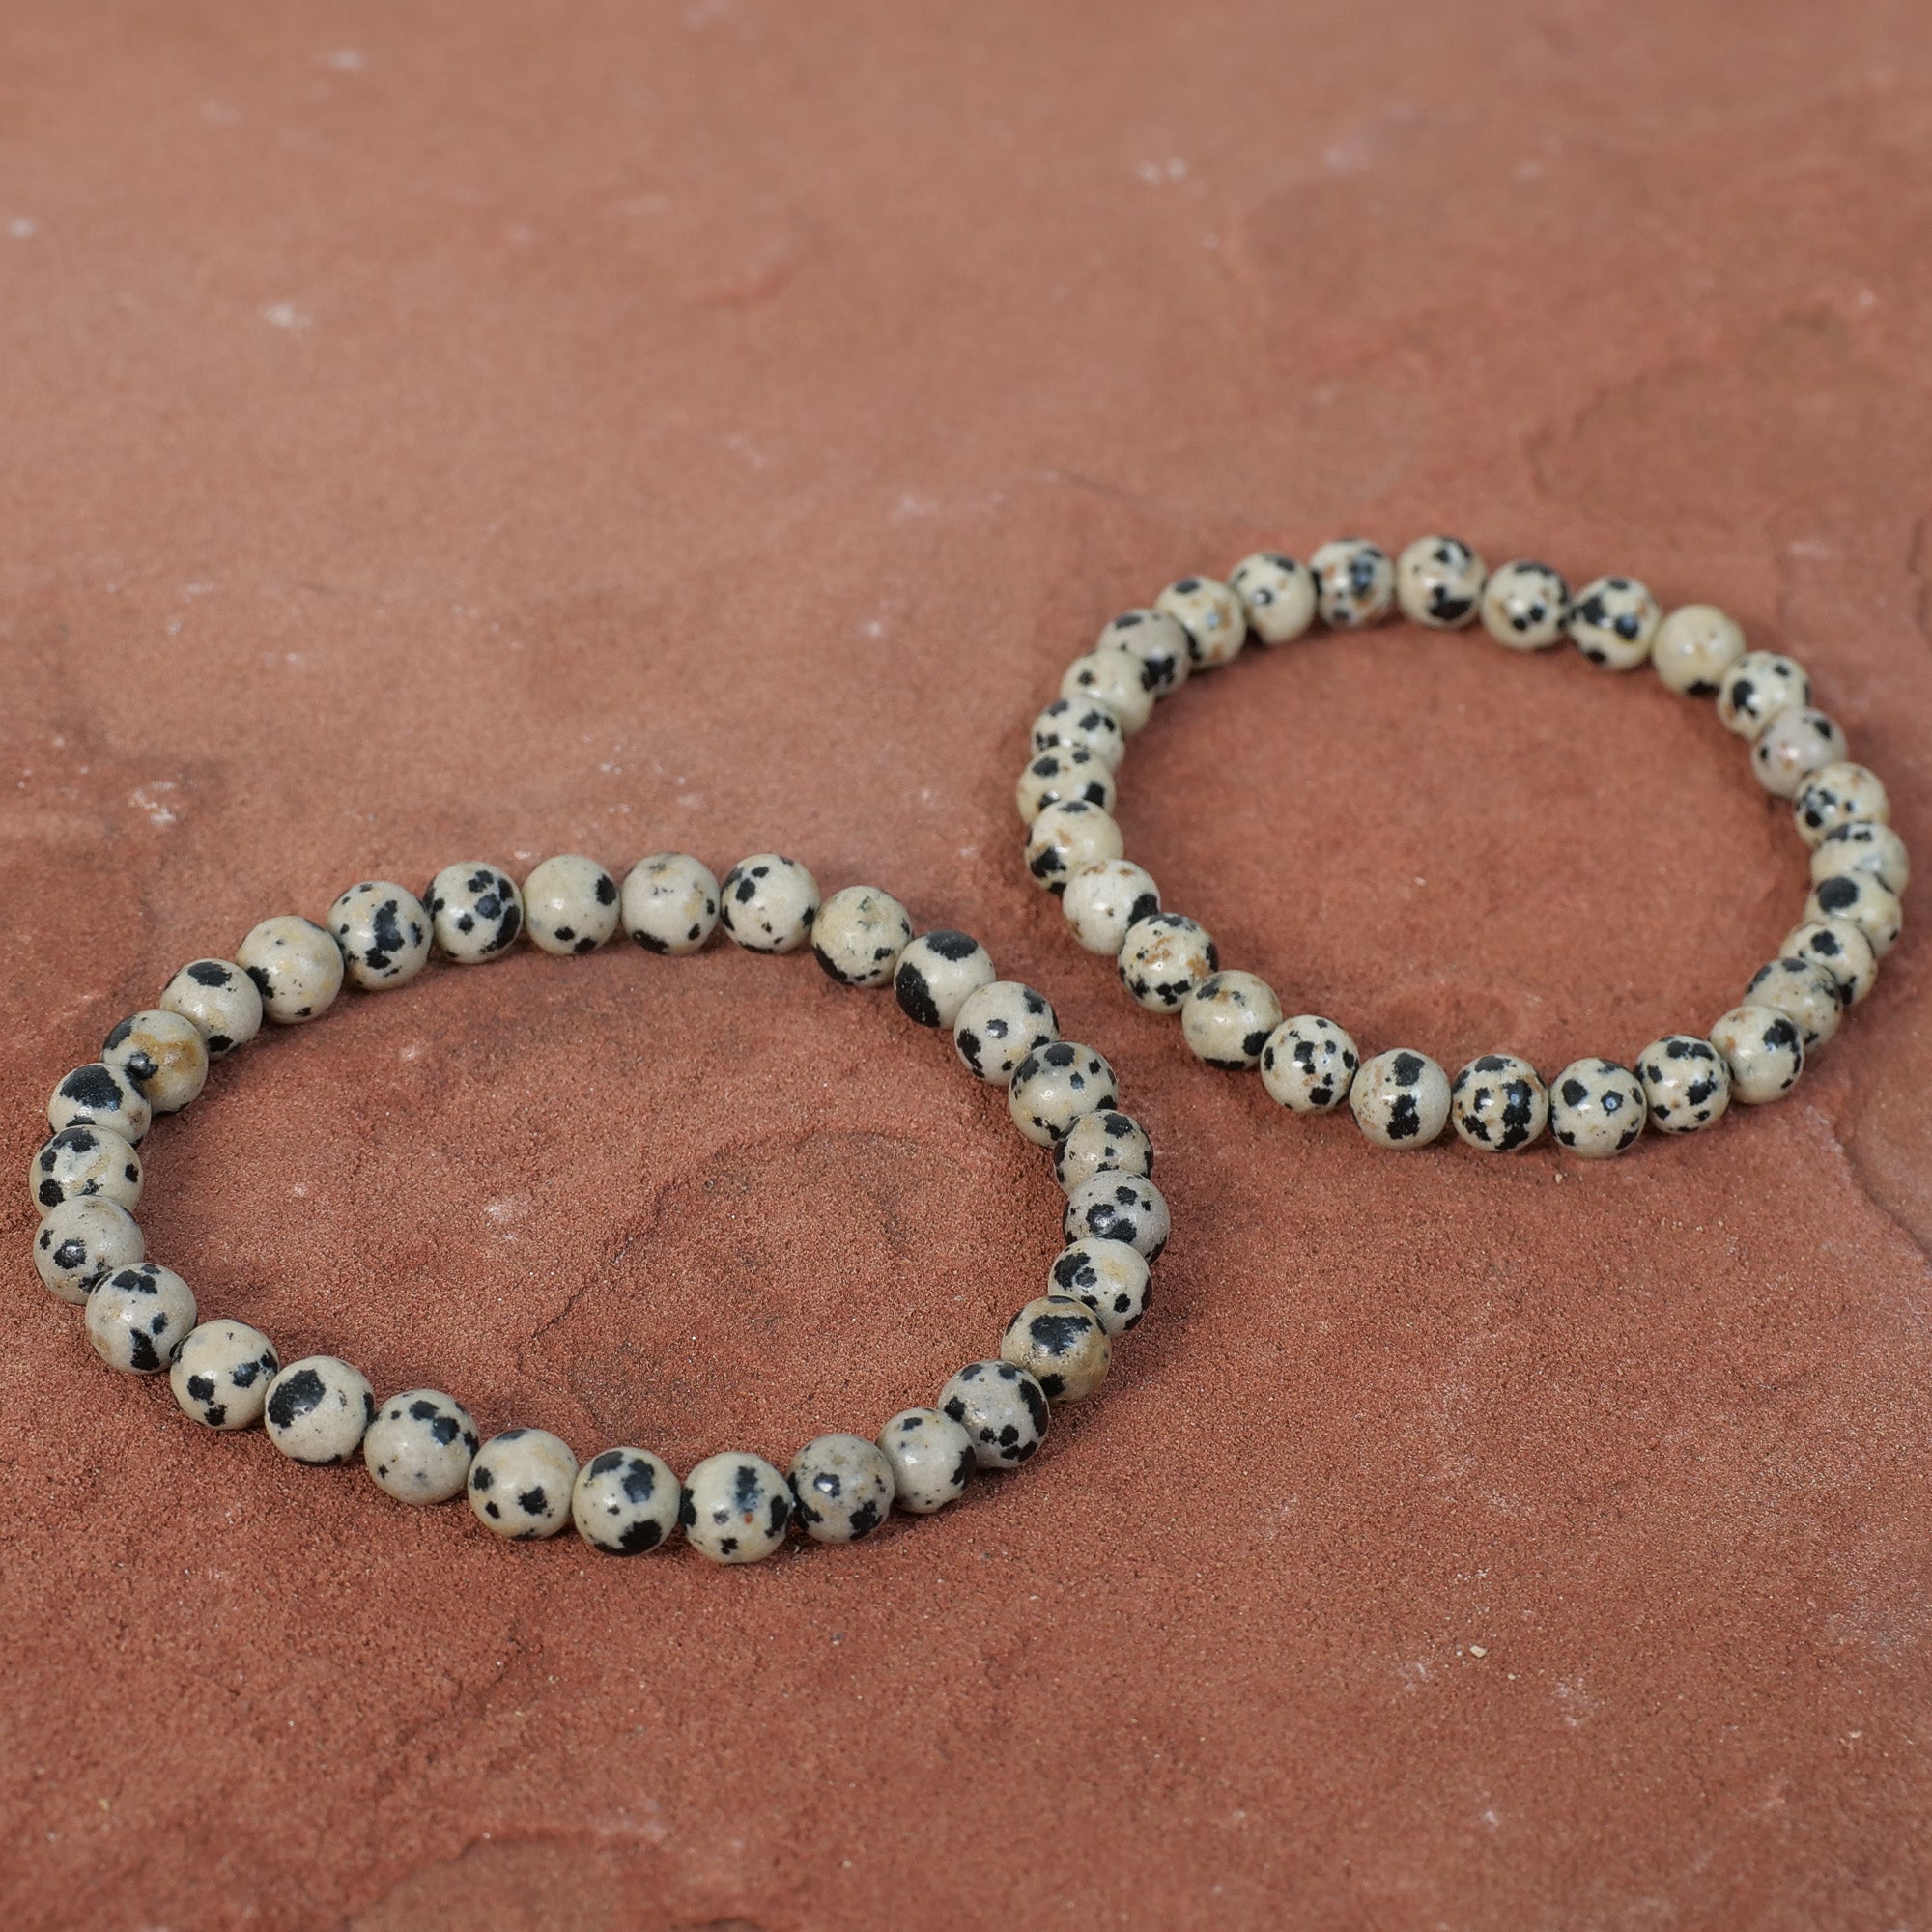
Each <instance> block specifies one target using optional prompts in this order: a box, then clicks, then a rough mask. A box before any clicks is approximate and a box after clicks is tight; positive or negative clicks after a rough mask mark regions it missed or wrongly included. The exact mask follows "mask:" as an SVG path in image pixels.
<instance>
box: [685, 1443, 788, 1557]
mask: <svg viewBox="0 0 1932 1932" xmlns="http://www.w3.org/2000/svg"><path fill="white" fill-rule="evenodd" d="M792 1509H793V1502H792V1493H791V1486H790V1484H788V1483H787V1482H786V1481H785V1479H784V1478H783V1477H782V1476H781V1475H780V1473H779V1472H778V1470H776V1469H775V1468H773V1467H772V1465H771V1464H770V1463H767V1462H766V1461H765V1459H764V1458H763V1457H762V1456H751V1455H746V1454H743V1453H742V1452H739V1451H736V1450H728V1449H727V1450H725V1452H724V1453H723V1454H721V1455H717V1456H707V1457H706V1458H705V1459H704V1461H703V1462H701V1463H698V1465H697V1467H696V1468H695V1469H694V1470H692V1472H691V1474H690V1475H688V1476H687V1477H686V1478H685V1479H684V1496H683V1500H682V1503H681V1505H680V1507H679V1512H678V1520H679V1521H680V1522H681V1523H682V1524H683V1525H684V1540H685V1541H686V1542H687V1543H688V1544H690V1545H691V1547H692V1548H694V1549H695V1550H696V1551H697V1553H698V1554H699V1555H700V1556H708V1557H709V1558H710V1559H711V1561H712V1562H714V1563H756V1562H758V1561H759V1560H760V1559H761V1558H763V1557H766V1556H769V1555H771V1554H772V1553H773V1551H774V1550H776V1549H777V1548H779V1547H780V1545H781V1544H782V1543H783V1542H784V1539H785V1531H786V1530H787V1529H788V1528H789V1527H790V1525H791V1517H792Z"/></svg>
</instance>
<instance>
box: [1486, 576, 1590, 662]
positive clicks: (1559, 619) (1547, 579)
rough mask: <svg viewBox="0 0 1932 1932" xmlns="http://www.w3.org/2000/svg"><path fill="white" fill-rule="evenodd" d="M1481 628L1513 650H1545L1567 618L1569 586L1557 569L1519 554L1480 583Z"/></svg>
mask: <svg viewBox="0 0 1932 1932" xmlns="http://www.w3.org/2000/svg"><path fill="white" fill-rule="evenodd" d="M1482 611H1483V628H1484V630H1486V631H1487V632H1489V634H1490V636H1491V637H1492V638H1493V639H1495V640H1496V642H1497V643H1499V644H1507V645H1508V646H1509V647H1510V649H1511V650H1513V651H1547V650H1548V648H1549V647H1550V645H1551V644H1554V643H1559V642H1561V641H1562V639H1563V636H1564V626H1565V625H1566V624H1567V623H1568V622H1569V620H1570V586H1569V584H1567V583H1566V582H1564V581H1563V573H1562V572H1561V571H1557V570H1552V569H1550V567H1549V566H1548V564H1547V563H1538V562H1536V561H1535V560H1534V559H1533V558H1530V557H1519V558H1518V559H1517V560H1516V561H1515V562H1513V563H1506V564H1503V565H1502V566H1501V567H1500V568H1499V569H1496V570H1493V571H1492V572H1491V573H1490V577H1489V581H1488V582H1486V583H1485V584H1484V585H1483V603H1482Z"/></svg>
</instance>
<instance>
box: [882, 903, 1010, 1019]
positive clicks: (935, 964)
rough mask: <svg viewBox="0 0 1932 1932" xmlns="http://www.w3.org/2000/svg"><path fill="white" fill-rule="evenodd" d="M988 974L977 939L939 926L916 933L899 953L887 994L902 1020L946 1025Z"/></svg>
mask: <svg viewBox="0 0 1932 1932" xmlns="http://www.w3.org/2000/svg"><path fill="white" fill-rule="evenodd" d="M994 978H995V975H994V972H993V961H992V958H991V956H990V955H989V954H988V952H986V949H985V948H984V947H983V946H981V945H980V942H979V941H978V940H977V939H975V938H974V937H973V936H972V935H971V934H970V933H965V932H954V931H952V929H951V928H948V927H942V928H941V929H940V930H939V931H937V932H923V933H921V934H920V936H919V937H918V938H917V939H915V940H914V941H913V942H912V944H911V945H909V946H908V947H907V948H906V949H905V951H904V952H901V953H900V954H899V958H898V965H897V966H896V967H895V970H894V973H893V992H894V994H895V996H896V998H897V1000H898V1003H899V1009H900V1011H901V1012H903V1013H904V1014H905V1016H906V1018H907V1019H909V1020H913V1021H916V1022H917V1023H918V1024H919V1025H920V1026H923V1027H948V1028H951V1027H952V1026H953V1025H955V1024H956V1023H957V1021H958V1018H959V1011H960V1009H961V1008H962V1007H964V1006H965V1004H966V1002H967V1001H968V1000H969V999H970V998H971V997H972V996H973V994H975V993H977V992H978V991H979V990H980V987H981V986H990V985H991V984H992V983H993V980H994Z"/></svg>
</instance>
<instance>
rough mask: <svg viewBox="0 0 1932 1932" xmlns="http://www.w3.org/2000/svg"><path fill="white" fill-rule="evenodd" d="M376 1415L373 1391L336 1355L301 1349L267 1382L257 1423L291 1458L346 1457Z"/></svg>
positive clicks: (324, 1461)
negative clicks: (298, 1353) (266, 1394)
mask: <svg viewBox="0 0 1932 1932" xmlns="http://www.w3.org/2000/svg"><path fill="white" fill-rule="evenodd" d="M375 1419H376V1391H375V1390H374V1389H373V1388H371V1387H370V1386H369V1378H368V1377H367V1376H365V1375H364V1374H363V1373H362V1371H361V1370H360V1369H357V1368H354V1367H352V1366H351V1365H350V1364H349V1363H348V1362H345V1361H343V1360H342V1359H341V1357H340V1356H337V1355H303V1356H302V1357H301V1358H300V1359H299V1360H298V1361H294V1362H291V1363H289V1364H288V1366H287V1367H286V1368H284V1369H282V1370H281V1371H280V1372H279V1373H278V1374H277V1375H276V1377H275V1378H274V1380H273V1381H271V1382H270V1384H269V1397H268V1401H267V1403H266V1404H265V1405H264V1406H263V1410H262V1426H263V1427H264V1428H265V1429H266V1430H267V1431H268V1432H269V1440H270V1442H272V1443H273V1444H274V1445H275V1447H276V1448H277V1449H279V1450H280V1451H281V1452H282V1454H283V1455H284V1456H286V1457H287V1458H288V1459H289V1461H290V1462H292V1463H310V1464H313V1465H315V1466H317V1467H327V1465H329V1464H330V1463H346V1462H348V1460H349V1459H350V1457H352V1456H353V1455H355V1451H356V1449H357V1447H358V1446H359V1445H360V1443H361V1440H362V1432H363V1431H364V1430H365V1429H367V1428H368V1427H369V1425H370V1423H372V1422H373V1421H375Z"/></svg>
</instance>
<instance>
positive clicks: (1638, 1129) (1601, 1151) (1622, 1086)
mask: <svg viewBox="0 0 1932 1932" xmlns="http://www.w3.org/2000/svg"><path fill="white" fill-rule="evenodd" d="M1649 1111H1650V1105H1649V1102H1648V1101H1646V1100H1645V1098H1644V1097H1643V1082H1642V1081H1641V1080H1639V1079H1638V1078H1637V1077H1636V1075H1635V1074H1634V1073H1633V1072H1632V1071H1631V1069H1630V1068H1629V1067H1628V1066H1622V1065H1618V1064H1617V1062H1616V1061H1614V1060H1594V1059H1593V1060H1573V1061H1572V1062H1571V1063H1570V1065H1568V1066H1566V1067H1565V1068H1564V1069H1563V1071H1562V1072H1561V1073H1559V1074H1558V1075H1557V1076H1556V1078H1555V1079H1554V1080H1552V1081H1551V1082H1550V1083H1549V1131H1550V1133H1551V1135H1552V1136H1553V1137H1554V1138H1555V1140H1556V1142H1557V1145H1558V1146H1560V1147H1565V1148H1568V1149H1569V1150H1570V1151H1571V1152H1572V1153H1576V1154H1581V1155H1582V1156H1583V1158H1584V1159H1585V1160H1606V1159H1608V1157H1609V1156H1610V1155H1611V1154H1617V1153H1622V1152H1623V1151H1624V1150H1625V1149H1626V1148H1627V1147H1629V1146H1630V1145H1631V1144H1632V1143H1633V1142H1634V1140H1635V1139H1636V1138H1637V1136H1638V1135H1639V1134H1641V1133H1642V1132H1643V1123H1644V1120H1645V1117H1646V1116H1647V1115H1648V1113H1649Z"/></svg>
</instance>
